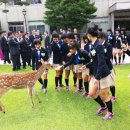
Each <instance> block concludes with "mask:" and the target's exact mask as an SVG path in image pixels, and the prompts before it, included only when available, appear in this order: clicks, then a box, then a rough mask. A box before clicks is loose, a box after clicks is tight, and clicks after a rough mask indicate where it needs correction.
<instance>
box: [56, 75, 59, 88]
mask: <svg viewBox="0 0 130 130" xmlns="http://www.w3.org/2000/svg"><path fill="white" fill-rule="evenodd" d="M58 80H59V77H55V86H56V87H57V86H58Z"/></svg>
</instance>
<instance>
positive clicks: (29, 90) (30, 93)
mask: <svg viewBox="0 0 130 130" xmlns="http://www.w3.org/2000/svg"><path fill="white" fill-rule="evenodd" d="M32 89H33V88H32V87H30V86H29V87H28V92H29V98H30V100H31V103H32V108H34V102H33V99H32Z"/></svg>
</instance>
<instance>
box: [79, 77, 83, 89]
mask: <svg viewBox="0 0 130 130" xmlns="http://www.w3.org/2000/svg"><path fill="white" fill-rule="evenodd" d="M79 89H80V90H81V89H83V80H82V79H79Z"/></svg>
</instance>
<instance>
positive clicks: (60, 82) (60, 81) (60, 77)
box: [59, 75, 62, 85]
mask: <svg viewBox="0 0 130 130" xmlns="http://www.w3.org/2000/svg"><path fill="white" fill-rule="evenodd" d="M59 84H60V85H61V84H62V75H60V76H59Z"/></svg>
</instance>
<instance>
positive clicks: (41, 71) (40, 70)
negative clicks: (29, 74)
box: [35, 64, 45, 80]
mask: <svg viewBox="0 0 130 130" xmlns="http://www.w3.org/2000/svg"><path fill="white" fill-rule="evenodd" d="M44 70H45V64H42V65H41V67H40V68H39V69H38V70H37V73H36V75H35V80H38V79H39V78H40V77H41V75H42V74H43V72H44Z"/></svg>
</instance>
